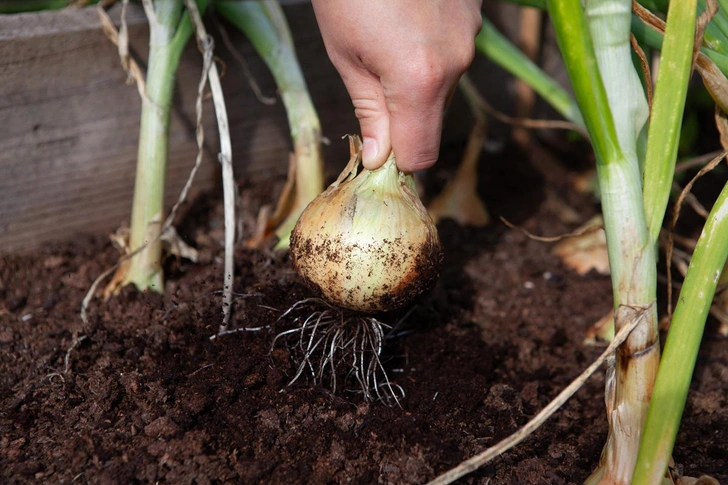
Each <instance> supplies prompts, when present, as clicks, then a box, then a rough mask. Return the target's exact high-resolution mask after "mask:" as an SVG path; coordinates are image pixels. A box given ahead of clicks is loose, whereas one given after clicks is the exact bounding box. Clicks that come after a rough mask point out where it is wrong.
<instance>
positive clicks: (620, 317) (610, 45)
mask: <svg viewBox="0 0 728 485" xmlns="http://www.w3.org/2000/svg"><path fill="white" fill-rule="evenodd" d="M678 3H680V4H683V3H684V4H685V5H681V8H686V9H687V10H683V14H684V19H683V22H682V29H681V31H680V36H679V37H678V41H679V42H680V43H679V44H673V45H671V48H670V49H669V51H668V50H667V49H666V51H664V52H663V63H662V66H665V65H669V66H671V69H670V70H667V68H664V70H661V72H660V73H659V77H658V83H657V89H656V92H655V97H654V104H653V112H652V116H651V119H650V131H649V138H648V139H647V144H646V147H647V154H645V138H644V135H645V132H644V126H645V120H646V117H647V103H646V99H645V94H644V90H643V88H642V86H641V84H640V81H639V78H638V75H637V73H636V71H635V68H634V65H633V64H632V61H631V50H630V47H629V35H630V24H631V10H632V6H631V2H630V1H629V0H588V1H587V2H586V3H585V4H584V7H583V9H582V5H581V4H580V2H579V0H549V1H548V2H547V5H548V8H549V13H550V15H551V18H552V20H553V22H554V27H555V30H556V34H557V38H558V41H559V46H560V48H561V51H562V54H563V56H564V60H565V63H566V66H567V71H568V74H569V77H570V79H571V82H572V86H573V88H574V93H575V96H576V99H577V101H578V103H579V106H580V109H581V113H582V115H583V116H584V121H585V124H586V127H587V129H588V131H589V135H590V138H591V140H592V145H593V147H594V151H595V155H596V159H597V171H598V176H599V186H600V193H601V196H602V210H603V213H604V220H605V230H606V236H607V246H608V250H609V260H610V267H611V274H612V286H613V293H614V309H615V325H616V330H617V331H618V330H619V329H621V328H623V327H624V326H625V325H628V324H629V323H630V322H631V319H634V318H640V319H641V320H642V321H641V322H640V324H639V325H638V326H637V328H636V329H635V330H634V331H633V332H632V334H631V335H630V337H629V339H628V340H627V341H626V342H625V343H624V344H623V345H622V346H621V347H620V351H619V352H618V354H617V358H616V363H615V365H614V367H612V368H611V369H610V371H609V373H608V379H607V395H606V403H607V416H608V418H609V435H608V438H607V443H606V445H605V448H604V452H603V454H602V459H601V461H600V466H599V467H598V469H597V470H596V471H595V473H594V474H593V475H592V476H591V477H590V478H589V480H587V483H601V484H624V485H627V484H629V483H631V480H632V474H633V471H634V467H635V462H636V457H637V450H638V447H639V443H640V437H641V433H642V429H643V427H644V422H645V419H646V414H647V407H648V403H649V400H650V397H651V395H652V388H653V385H654V380H655V376H656V373H657V366H658V362H659V340H658V331H657V314H656V310H655V297H656V249H655V248H656V242H657V241H656V236H655V235H656V234H658V233H659V226H660V225H661V223H662V217H663V216H664V213H665V206H666V203H667V194H668V193H669V190H670V187H669V184H668V185H666V182H665V180H664V179H663V178H662V177H660V176H658V175H657V174H658V173H659V174H664V173H669V167H671V166H672V167H674V163H675V160H674V157H675V151H674V147H675V146H676V143H677V139H678V137H679V132H680V123H681V117H680V114H681V112H682V109H683V106H684V102H685V92H686V90H687V81H688V77H689V70H690V60H691V56H690V54H691V52H692V51H691V49H692V36H693V30H694V21H695V16H694V12H695V2H694V0H693V1H692V2H690V1H686V2H678ZM690 3H692V12H693V15H692V23H691V17H690V15H689V10H690V8H691V6H690V5H689V4H690ZM686 12H688V14H686ZM673 23H677V22H675V21H674V20H673ZM665 56H667V60H668V61H669V63H666V62H665V59H666V58H665ZM661 79H664V80H663V81H662V85H661V83H660V80H661ZM658 131H662V134H663V135H665V136H660V135H659V134H658V133H657V132H658ZM650 138H651V139H650ZM658 142H659V143H662V144H663V145H662V146H658V145H657V144H658ZM643 168H644V173H645V174H654V175H651V177H653V178H651V179H646V181H645V187H644V188H643V186H642V170H643Z"/></svg>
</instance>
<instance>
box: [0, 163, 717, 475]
mask: <svg viewBox="0 0 728 485" xmlns="http://www.w3.org/2000/svg"><path fill="white" fill-rule="evenodd" d="M523 160H524V159H523V157H518V156H514V155H504V156H502V157H501V158H500V159H499V160H492V161H489V162H488V165H487V168H485V169H484V173H483V182H484V184H483V185H484V187H483V194H484V197H485V199H486V203H487V205H488V207H489V209H490V211H491V213H492V214H493V215H495V216H498V215H503V216H504V217H506V218H507V219H509V220H511V221H513V222H515V223H517V224H519V225H521V226H523V227H524V228H526V229H528V230H529V231H531V232H533V233H538V234H544V235H555V234H559V233H563V232H567V231H569V230H572V229H573V228H574V226H573V225H566V224H564V223H563V222H561V220H560V219H559V217H557V214H556V213H555V212H554V210H553V204H547V203H546V202H545V201H546V200H547V197H546V195H545V194H547V192H548V191H552V192H553V191H554V190H556V191H557V192H558V193H560V196H561V197H562V199H563V200H564V202H566V203H568V204H569V205H571V206H572V207H575V208H576V210H577V212H578V213H579V214H580V216H582V217H583V220H586V219H587V218H588V217H589V216H590V215H592V214H593V213H594V212H595V210H596V207H595V205H594V203H593V201H592V200H591V199H589V198H588V197H586V196H581V195H576V194H572V193H570V192H565V191H562V190H561V189H562V188H557V187H550V186H548V185H546V184H545V183H544V182H543V181H542V178H541V177H540V176H539V175H538V174H537V173H536V172H534V171H533V170H532V169H530V168H529V167H530V165H529V164H528V163H526V162H525V161H523ZM445 166H446V164H443V167H445ZM431 175H432V177H433V179H434V180H435V182H433V183H434V185H437V184H438V183H441V182H442V180H441V179H438V177H439V176H440V175H441V173H439V172H434V173H433V174H431ZM438 180H440V182H438ZM241 191H242V194H243V196H244V206H245V207H246V209H245V218H246V219H245V220H246V225H247V226H248V227H249V226H250V225H251V224H252V220H253V218H254V216H255V211H256V210H257V208H258V207H259V206H260V204H261V203H263V202H266V203H269V202H271V200H270V194H272V193H274V190H273V188H271V187H264V188H261V187H256V188H251V187H247V186H245V185H243V186H242V187H241ZM179 227H180V229H179V232H180V234H181V235H182V236H183V237H184V238H186V239H188V240H189V241H190V242H191V243H193V244H194V245H196V246H197V247H198V249H199V250H200V253H201V262H200V263H198V264H192V263H189V262H186V261H176V260H170V261H169V262H168V264H167V270H168V278H167V287H166V292H165V295H164V296H162V295H157V294H148V293H139V292H137V291H135V290H132V289H125V290H124V291H122V293H121V294H120V295H118V296H116V297H114V298H112V299H110V300H109V301H107V302H103V301H99V300H95V301H94V302H93V303H92V305H91V308H90V310H89V314H90V322H89V324H88V325H87V326H84V325H83V324H82V323H81V321H80V318H79V306H80V303H81V300H82V298H83V296H84V294H85V292H86V290H87V289H88V287H89V285H90V284H91V282H92V281H93V279H94V278H95V277H96V276H98V275H99V274H100V273H101V272H102V271H103V270H104V269H106V268H108V267H109V266H110V265H112V264H113V263H114V261H115V260H116V258H117V257H118V255H117V252H116V250H115V249H114V248H113V247H112V246H111V245H110V243H109V242H107V238H106V237H104V236H102V235H98V236H94V237H79V238H78V239H77V240H75V241H73V242H71V243H64V244H58V245H54V246H49V247H47V248H45V249H44V250H43V251H40V252H37V253H35V254H33V255H29V256H11V255H5V256H0V482H2V483H5V484H25V483H48V484H50V483H58V484H60V483H67V484H68V483H93V484H135V483H139V484H142V483H144V484H146V483H170V484H192V483H195V484H212V483H216V484H223V483H230V484H232V483H246V484H247V483H267V484H299V483H300V484H326V483H355V484H371V483H422V482H425V481H427V480H429V479H432V478H434V477H435V476H436V475H437V474H439V473H442V472H443V471H445V470H447V469H449V468H450V467H452V466H454V465H456V464H458V463H459V462H460V461H462V460H463V459H465V458H468V457H470V456H472V455H473V454H475V453H477V452H479V451H482V450H483V449H484V448H486V447H488V446H489V445H492V444H494V443H495V442H497V441H498V440H500V439H502V438H504V437H506V436H507V435H509V434H510V433H512V432H513V431H515V430H516V429H517V428H518V427H519V426H520V425H522V424H524V423H525V422H526V421H527V420H528V419H529V418H530V417H532V416H533V415H534V414H535V413H536V412H538V411H539V410H540V409H541V408H542V407H543V406H544V405H545V404H546V403H547V402H548V401H549V400H550V399H551V398H553V397H554V396H555V395H556V394H557V393H558V392H559V391H560V390H561V389H562V388H563V387H564V386H566V385H567V384H568V383H569V382H570V381H571V380H572V379H573V378H574V377H575V376H576V375H578V374H579V372H580V371H581V370H582V369H583V368H584V367H585V366H587V365H588V364H589V363H590V362H591V361H592V360H593V359H594V358H596V356H597V355H598V354H599V353H600V352H601V350H602V349H601V348H600V347H589V346H585V345H584V344H583V340H584V333H585V331H586V330H587V329H588V327H589V326H590V325H591V324H592V323H593V322H595V321H596V320H598V319H599V318H600V317H602V316H603V315H604V314H605V313H606V312H607V311H608V310H609V308H610V305H611V291H610V283H609V278H608V277H605V276H599V275H596V274H593V273H592V274H587V275H586V276H578V275H576V274H574V273H572V272H571V271H569V270H567V269H566V268H565V267H564V266H563V264H562V263H561V262H560V260H559V259H558V258H557V257H556V256H554V255H552V254H551V245H549V244H545V243H541V242H536V241H533V240H530V239H529V238H527V237H526V236H525V235H524V234H523V233H521V232H519V231H516V230H510V229H507V228H506V227H505V226H503V225H502V224H500V223H497V222H496V223H494V224H492V225H491V226H489V227H487V228H484V229H464V228H460V227H457V226H456V225H455V224H453V223H451V222H449V221H445V222H444V223H442V224H441V225H440V234H441V237H442V240H443V243H444V245H445V268H444V270H443V273H442V275H441V278H440V280H439V282H438V283H437V285H436V287H435V288H434V290H433V291H432V292H431V293H429V294H428V295H426V296H425V297H423V298H421V299H420V300H419V301H418V302H417V305H416V307H415V309H414V311H413V312H412V313H411V314H410V315H409V316H408V317H407V318H406V320H404V321H403V322H402V323H401V324H400V325H399V326H397V328H396V331H395V332H394V335H393V336H392V337H391V338H389V339H388V340H387V345H386V349H385V358H386V359H385V367H386V368H387V370H388V373H389V377H390V379H391V380H392V382H393V383H396V384H397V385H399V386H401V388H402V389H403V390H404V392H405V397H403V398H402V399H401V400H400V402H401V407H398V406H387V405H385V404H383V403H381V402H365V401H364V400H363V398H362V395H361V393H360V392H356V388H355V386H353V385H350V386H349V387H350V388H351V390H347V389H348V388H347V389H340V390H339V391H338V392H337V394H336V395H334V394H332V393H331V392H330V391H329V390H327V389H325V388H322V387H318V386H312V385H311V384H310V380H307V377H306V375H304V378H302V379H300V380H299V381H297V383H296V384H295V385H293V386H288V385H287V384H288V382H289V380H290V379H291V378H292V376H293V375H294V373H295V371H296V369H297V366H296V363H295V361H294V359H293V356H292V355H291V354H290V353H289V350H288V348H287V347H286V346H285V345H276V346H275V347H273V348H272V346H271V344H272V341H273V338H274V336H275V334H276V333H277V332H280V331H282V330H283V329H285V328H287V327H286V325H287V324H286V323H281V322H278V321H277V320H278V318H279V316H280V315H281V314H282V312H283V311H285V310H286V309H287V308H288V307H290V306H291V305H292V304H293V303H295V302H296V301H299V300H301V299H304V298H308V297H310V296H312V294H311V293H310V290H308V289H307V288H306V287H305V286H304V285H303V284H302V282H301V280H300V279H299V278H298V276H297V275H296V274H295V272H294V271H293V269H292V266H291V263H290V260H289V258H288V256H287V254H285V253H278V252H273V251H271V250H260V251H253V250H243V249H239V250H238V251H237V254H236V275H235V281H236V283H235V292H236V300H235V307H234V308H235V312H234V319H233V324H234V326H235V327H237V328H260V330H258V331H244V332H239V333H235V334H231V335H227V336H223V337H221V338H218V339H215V340H210V336H211V335H213V334H214V333H215V332H216V331H217V327H218V325H219V323H220V321H221V311H220V304H221V297H220V295H219V290H220V288H221V287H222V262H221V256H222V249H221V244H220V240H221V239H222V232H221V227H222V217H221V209H220V205H219V201H218V200H217V199H216V198H215V197H214V196H201V197H198V198H197V199H196V200H195V201H193V202H192V203H191V204H190V206H189V211H188V215H187V216H186V218H185V220H184V221H182V223H181V224H180V226H179ZM404 314H405V310H402V311H399V312H398V313H394V314H385V315H382V316H381V318H382V320H383V321H385V322H386V323H390V324H393V323H395V322H397V321H398V320H399V319H401V318H402V316H403V315H404ZM716 328H717V325H716V324H715V323H714V322H712V321H711V322H709V324H708V327H707V329H706V332H705V337H704V342H703V346H702V349H701V353H700V357H699V359H698V362H697V368H696V370H695V379H694V382H693V385H692V388H691V393H690V398H689V400H688V403H687V407H686V410H685V416H684V421H683V424H682V426H681V429H680V434H679V436H678V441H677V445H676V449H675V454H674V458H675V462H676V464H677V466H678V467H680V468H681V469H682V470H683V471H684V473H685V474H687V475H692V476H698V475H700V474H703V473H706V474H710V475H712V476H714V477H715V478H717V479H719V480H721V481H722V482H724V483H726V482H728V443H727V440H726V439H725V436H724V434H725V430H726V429H728V402H727V400H728V342H726V340H725V339H722V338H721V337H719V336H718V334H717V332H716ZM81 336H83V337H85V338H84V339H83V340H82V341H80V342H79V343H78V344H77V345H76V346H75V347H74V348H73V349H72V350H71V351H70V352H67V351H68V349H69V348H70V347H71V346H72V345H73V343H74V339H75V338H78V337H81ZM350 384H351V383H350ZM603 386H604V378H603V372H600V373H599V375H596V376H595V377H593V378H592V379H591V380H590V381H589V382H588V383H587V384H586V386H585V387H584V388H582V389H581V390H580V391H579V392H578V393H577V394H576V396H575V397H574V398H573V399H572V400H570V401H569V402H568V403H567V404H566V405H565V406H564V407H563V408H562V409H561V410H560V411H559V412H558V413H557V414H556V416H554V417H553V418H552V419H551V420H549V421H548V422H547V423H546V425H545V426H543V427H542V428H541V429H540V430H539V431H537V432H536V433H535V435H533V436H531V437H530V438H528V439H527V440H526V441H525V442H524V443H522V444H521V445H519V446H518V447H516V448H515V449H514V450H512V451H510V452H508V453H506V454H505V455H503V456H501V457H499V458H498V459H496V460H495V461H494V462H492V463H491V464H489V465H487V466H486V467H484V468H483V469H481V470H479V471H477V472H476V473H473V474H472V475H470V476H469V477H467V478H465V479H463V480H462V481H461V483H473V484H486V483H488V484H552V485H559V484H571V483H582V482H583V480H584V479H585V478H586V477H587V476H588V475H589V473H590V471H591V470H592V469H593V468H594V467H595V465H596V462H597V460H598V457H599V453H600V451H601V447H602V445H603V444H604V441H605V437H606V431H607V422H606V417H605V413H604V399H603Z"/></svg>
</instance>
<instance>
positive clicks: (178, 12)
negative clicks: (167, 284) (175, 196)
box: [107, 0, 207, 293]
mask: <svg viewBox="0 0 728 485" xmlns="http://www.w3.org/2000/svg"><path fill="white" fill-rule="evenodd" d="M198 4H199V5H200V6H202V7H204V6H205V5H206V4H207V1H206V0H201V1H198ZM144 10H145V13H146V14H147V19H148V21H149V29H150V32H149V60H148V66H149V67H148V71H147V75H146V83H145V90H144V92H143V96H142V114H141V123H140V126H139V148H138V154H137V169H136V180H135V183H134V199H133V203H132V214H131V225H130V228H129V230H130V232H129V244H128V249H129V251H130V252H134V251H136V250H137V249H139V248H140V247H142V246H146V247H144V249H142V250H141V251H139V252H138V253H137V254H136V255H135V256H133V257H132V258H131V259H129V260H128V261H126V262H124V263H123V264H122V265H121V266H120V267H119V270H118V271H117V273H116V275H115V276H114V280H113V281H112V284H111V285H110V286H109V287H108V288H107V293H108V292H110V291H114V290H115V289H117V288H118V287H120V286H125V285H128V284H133V285H134V286H136V287H137V288H138V289H139V290H147V289H149V290H153V291H157V292H161V291H163V289H164V273H163V269H162V241H161V239H160V230H161V227H162V223H163V222H164V215H163V213H164V185H165V178H166V172H167V155H168V145H169V120H170V112H171V107H172V96H173V94H174V82H175V76H176V73H177V68H178V66H179V61H180V58H181V56H182V51H183V49H184V47H185V45H186V44H187V42H188V40H189V38H190V36H191V35H192V30H193V29H192V23H191V21H190V18H189V15H188V14H187V12H186V11H185V10H184V8H183V4H182V0H155V1H152V0H146V1H145V2H144Z"/></svg>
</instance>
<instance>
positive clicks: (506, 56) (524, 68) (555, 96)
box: [475, 17, 584, 127]
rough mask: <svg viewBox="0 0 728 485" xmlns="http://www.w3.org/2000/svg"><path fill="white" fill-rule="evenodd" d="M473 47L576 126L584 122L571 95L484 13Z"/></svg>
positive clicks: (582, 124)
mask: <svg viewBox="0 0 728 485" xmlns="http://www.w3.org/2000/svg"><path fill="white" fill-rule="evenodd" d="M475 47H476V48H477V49H478V50H479V51H480V52H481V53H483V54H484V55H485V56H486V57H488V58H489V59H490V60H491V61H493V62H495V63H496V64H498V65H499V66H500V67H502V68H503V69H505V70H506V71H508V72H509V73H511V74H512V75H513V76H515V77H517V78H518V79H520V80H522V81H524V82H526V83H528V85H529V86H531V87H532V88H533V90H534V91H536V92H537V93H538V94H539V95H540V96H541V97H542V98H543V99H545V100H546V101H547V102H548V103H549V104H550V105H551V106H552V107H553V108H554V109H555V110H556V111H558V112H559V114H561V116H563V117H564V118H566V119H567V120H569V121H571V122H572V123H574V124H576V125H578V126H581V127H583V126H584V121H583V120H582V118H581V113H579V107H578V106H577V105H576V101H575V100H574V98H573V97H572V96H571V95H570V94H569V93H568V92H567V91H566V90H565V89H564V88H562V87H561V86H560V85H559V84H558V83H557V82H556V81H554V80H553V79H552V78H551V77H550V76H549V75H548V74H546V73H545V72H544V71H543V70H542V69H541V68H540V67H538V66H537V65H536V64H535V63H534V62H533V61H532V60H531V59H529V58H528V56H526V55H525V54H524V53H523V52H522V51H521V50H520V49H519V48H518V47H516V46H515V45H513V43H512V42H511V41H510V40H508V39H507V38H506V37H505V36H504V35H503V34H501V33H500V32H499V31H498V29H497V28H496V27H495V26H494V25H493V24H492V23H490V21H488V19H487V18H485V17H484V18H483V27H482V29H481V30H480V33H479V34H478V36H477V37H476V38H475Z"/></svg>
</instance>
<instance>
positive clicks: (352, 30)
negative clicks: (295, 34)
mask: <svg viewBox="0 0 728 485" xmlns="http://www.w3.org/2000/svg"><path fill="white" fill-rule="evenodd" d="M481 3H482V2H481V0H313V7H314V11H315V13H316V20H317V22H318V24H319V29H320V30H321V35H322V36H323V39H324V43H325V44H326V51H327V52H328V54H329V58H330V59H331V62H332V63H333V64H334V67H336V69H337V71H339V74H340V75H341V78H342V79H343V81H344V84H345V85H346V89H347V90H348V91H349V95H350V96H351V100H352V102H353V104H354V112H355V114H356V117H357V118H358V119H359V124H360V126H361V134H362V137H363V139H364V140H363V141H364V143H363V149H362V159H363V160H362V161H363V163H364V166H365V167H366V168H368V169H375V168H378V167H380V166H382V165H383V164H384V162H385V161H386V160H387V157H388V155H389V153H390V151H391V150H394V153H395V155H396V157H397V166H398V167H399V169H400V170H403V171H407V172H412V171H416V170H422V169H425V168H428V167H431V166H432V165H433V164H434V163H435V162H436V161H437V157H438V152H439V149H440V137H441V134H442V118H443V113H444V111H445V107H446V105H447V103H449V101H450V98H451V95H452V93H453V92H454V90H455V87H456V86H457V82H458V80H459V79H460V76H461V75H462V74H463V73H464V72H465V70H466V69H467V68H468V66H469V65H470V63H471V62H472V60H473V56H474V52H475V45H474V44H475V41H474V39H475V36H476V35H477V34H478V32H479V31H480V27H481V22H482V20H481V17H480V6H481Z"/></svg>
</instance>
